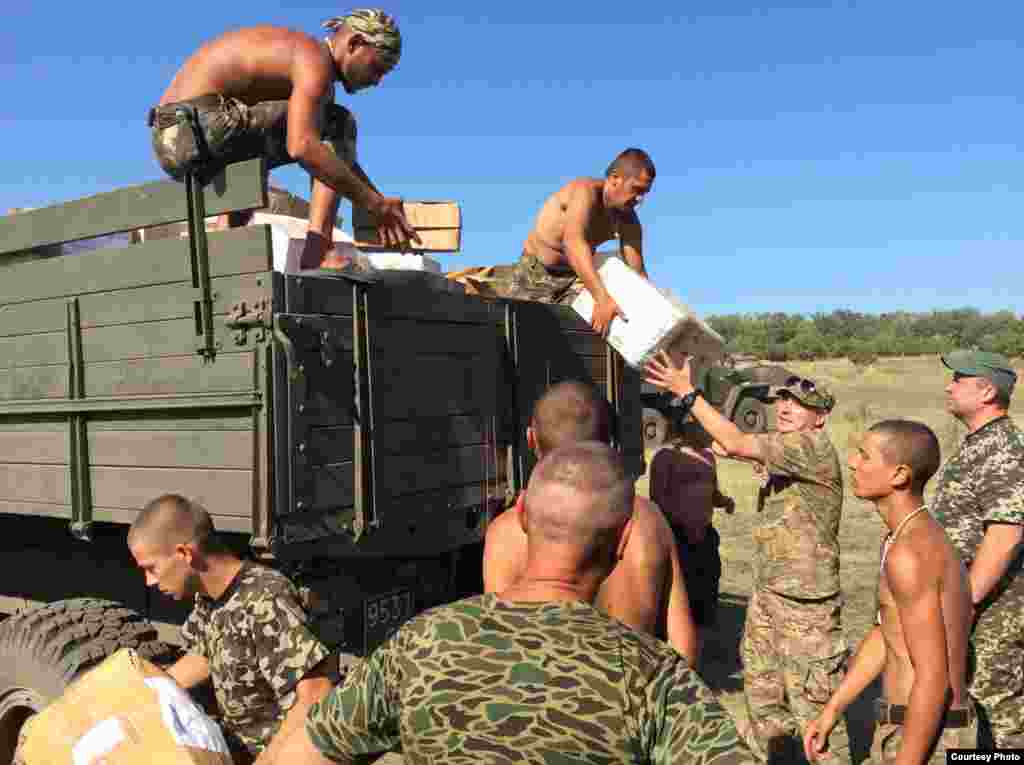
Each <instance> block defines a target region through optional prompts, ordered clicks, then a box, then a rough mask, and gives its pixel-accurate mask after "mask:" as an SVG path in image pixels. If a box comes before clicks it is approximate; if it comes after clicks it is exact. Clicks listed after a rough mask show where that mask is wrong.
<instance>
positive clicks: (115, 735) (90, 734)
mask: <svg viewBox="0 0 1024 765" xmlns="http://www.w3.org/2000/svg"><path fill="white" fill-rule="evenodd" d="M126 738H127V735H126V734H125V732H124V728H123V727H121V721H120V720H118V719H117V718H116V717H108V718H107V719H106V720H104V721H103V722H99V723H96V725H94V726H93V727H92V728H90V729H89V730H88V731H86V733H85V735H84V736H82V737H81V738H80V739H78V741H76V742H75V745H74V746H73V747H72V748H71V759H72V761H73V762H74V765H92V763H94V762H96V761H97V760H98V759H100V758H101V757H103V756H104V755H106V754H109V753H110V752H111V751H112V750H113V749H114V747H116V746H117V745H118V744H120V743H121V742H122V741H124V740H125V739H126Z"/></svg>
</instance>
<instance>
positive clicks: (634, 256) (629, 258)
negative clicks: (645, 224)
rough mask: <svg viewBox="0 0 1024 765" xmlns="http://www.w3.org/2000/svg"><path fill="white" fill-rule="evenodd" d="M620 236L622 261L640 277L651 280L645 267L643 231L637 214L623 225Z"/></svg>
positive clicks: (632, 215) (631, 216)
mask: <svg viewBox="0 0 1024 765" xmlns="http://www.w3.org/2000/svg"><path fill="white" fill-rule="evenodd" d="M619 236H620V237H621V242H622V259H623V260H625V261H626V264H627V265H629V267H630V268H632V269H633V270H634V271H636V272H637V273H638V274H640V276H642V277H644V278H645V279H649V278H650V277H649V276H648V275H647V268H646V267H645V266H644V254H643V253H644V249H643V229H642V228H641V226H640V220H639V219H638V218H637V217H636V213H635V212H633V213H631V214H630V216H629V218H628V219H627V220H625V221H624V222H623V223H622V224H621V228H620V233H619Z"/></svg>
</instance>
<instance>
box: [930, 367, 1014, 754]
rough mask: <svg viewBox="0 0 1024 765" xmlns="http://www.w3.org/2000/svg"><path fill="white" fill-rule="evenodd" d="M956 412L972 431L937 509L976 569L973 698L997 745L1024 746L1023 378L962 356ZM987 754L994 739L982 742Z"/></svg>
mask: <svg viewBox="0 0 1024 765" xmlns="http://www.w3.org/2000/svg"><path fill="white" fill-rule="evenodd" d="M942 362H943V363H944V364H945V365H946V366H947V367H948V368H949V369H950V370H952V372H953V379H952V380H951V381H950V383H949V385H947V386H946V402H947V408H948V410H949V412H950V414H952V415H953V416H954V417H955V418H957V419H958V420H960V422H962V423H963V424H964V425H965V426H966V427H967V435H966V436H965V438H964V441H963V444H961V446H960V449H959V451H958V452H957V453H956V454H954V455H953V456H952V457H950V458H949V459H948V460H947V461H946V464H945V465H944V466H943V468H942V471H941V472H940V474H939V481H938V485H937V486H936V489H935V496H934V497H933V498H932V501H931V504H930V507H931V510H932V513H933V514H934V515H935V517H936V518H937V519H938V521H939V522H940V523H941V524H942V525H943V526H944V527H945V529H946V534H947V535H949V538H950V540H951V541H952V542H953V545H954V546H955V547H956V548H957V551H958V552H959V553H960V556H961V557H962V558H963V560H964V563H966V564H967V568H968V572H969V574H970V580H971V582H970V583H971V599H972V600H973V602H974V614H975V623H974V632H973V635H972V640H973V643H974V652H975V670H974V678H973V681H972V683H971V688H970V691H971V695H972V696H974V698H975V699H977V700H978V702H979V703H980V704H981V706H982V709H983V711H984V712H985V714H986V717H987V718H988V724H989V726H990V728H991V734H992V738H993V741H992V742H991V743H992V744H994V745H995V746H996V747H998V748H1000V749H1003V748H1021V747H1024V574H1022V572H1021V568H1022V560H1021V555H1020V552H1021V541H1022V538H1024V432H1022V431H1021V429H1020V428H1019V427H1017V425H1016V424H1015V423H1014V422H1013V420H1011V419H1010V417H1009V414H1008V411H1009V408H1010V396H1011V395H1012V394H1013V388H1014V385H1015V384H1016V382H1017V373H1016V371H1015V370H1014V368H1013V366H1012V365H1011V364H1010V361H1009V359H1007V358H1006V357H1005V356H1001V355H999V354H997V353H986V352H984V351H976V350H961V351H953V352H952V353H947V354H946V355H945V356H943V357H942ZM980 743H982V748H985V747H984V744H985V743H986V742H984V741H982V742H980Z"/></svg>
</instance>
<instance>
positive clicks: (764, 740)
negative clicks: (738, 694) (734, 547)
mask: <svg viewBox="0 0 1024 765" xmlns="http://www.w3.org/2000/svg"><path fill="white" fill-rule="evenodd" d="M841 605H842V599H841V598H840V596H839V595H836V596H835V597H831V598H825V599H822V600H808V601H804V600H796V599H793V598H786V597H783V596H782V595H778V594H776V593H774V592H770V591H768V590H765V589H760V588H758V589H755V590H754V594H753V595H752V596H751V598H750V603H749V604H748V606H747V621H746V624H745V625H744V628H743V641H742V643H741V644H740V657H741V659H742V661H743V694H744V697H745V700H746V705H747V715H748V719H749V723H748V726H747V728H746V730H745V731H744V733H745V737H746V739H747V744H748V745H749V746H750V749H751V751H753V752H754V754H755V755H757V757H758V759H760V760H761V761H762V762H765V761H767V762H769V763H773V764H774V763H779V764H780V765H781V764H782V763H791V762H806V759H805V757H804V754H803V731H804V729H805V728H806V727H807V725H808V724H809V723H810V722H811V721H812V720H814V719H816V718H817V717H818V715H819V714H820V713H821V710H822V707H824V706H825V703H826V702H827V701H828V700H829V698H830V697H831V696H832V694H833V693H834V692H835V690H836V689H837V688H838V687H839V683H840V682H842V679H843V675H844V674H845V672H846V659H847V654H848V650H847V645H846V639H845V638H844V637H843V631H842V625H841V623H840V607H841ZM828 752H829V753H830V754H831V755H832V756H831V758H828V759H826V760H824V762H826V763H846V762H849V759H850V741H849V737H848V735H847V731H846V722H845V720H840V721H839V722H838V723H837V724H836V727H835V728H834V729H833V730H832V733H831V735H830V736H829V740H828Z"/></svg>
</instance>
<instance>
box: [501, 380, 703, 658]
mask: <svg viewBox="0 0 1024 765" xmlns="http://www.w3.org/2000/svg"><path fill="white" fill-rule="evenodd" d="M526 438H527V443H528V444H529V446H530V448H531V449H532V450H533V451H534V453H535V454H536V455H537V458H538V459H540V458H542V457H543V455H545V454H548V453H550V452H551V451H553V450H555V449H557V448H558V447H560V446H563V445H567V444H572V443H575V442H577V441H600V442H601V443H605V444H606V443H609V442H610V441H611V417H610V415H609V412H608V402H607V401H605V400H604V399H603V398H602V397H601V396H600V395H599V394H598V393H597V392H596V391H595V389H594V388H593V386H590V385H586V384H584V383H581V382H563V383H559V384H557V385H555V386H553V387H551V388H550V389H549V390H548V391H547V392H546V393H545V394H544V395H543V396H542V397H541V399H540V400H539V401H538V402H537V405H536V406H535V407H534V412H533V419H532V421H531V424H530V427H529V428H528V429H527V431H526ZM522 524H523V504H522V497H521V496H520V497H519V500H518V501H517V502H516V505H515V507H514V508H512V509H510V510H507V511H506V512H504V513H502V514H501V515H500V516H498V517H497V518H496V519H495V520H494V521H492V522H491V524H490V526H489V527H488V528H487V537H486V539H485V542H484V592H503V591H505V590H506V589H508V588H509V587H511V586H512V584H513V583H514V582H516V581H517V580H518V579H519V577H520V576H521V575H522V573H523V570H524V567H525V565H526V532H525V531H524V529H523V525H522ZM596 603H597V606H598V607H599V608H601V609H602V610H603V611H605V612H606V613H607V614H608V615H609V616H612V617H614V618H616V619H618V620H619V621H621V622H624V623H625V624H628V625H629V626H630V627H632V628H634V629H636V630H639V631H641V632H647V633H650V634H654V635H658V636H661V637H666V636H667V638H668V642H669V643H670V644H671V645H672V647H673V648H675V649H676V651H677V652H678V653H680V654H681V655H682V656H684V657H685V658H686V659H687V661H689V662H690V666H691V667H696V665H697V659H698V656H697V635H696V630H695V628H694V626H693V620H692V618H691V617H690V607H689V600H688V598H687V594H686V583H685V581H684V579H683V573H682V568H681V566H680V564H679V555H678V554H677V552H676V546H675V539H674V537H673V536H672V529H671V527H670V526H669V525H668V521H666V520H665V517H664V516H663V515H662V513H661V511H660V510H659V509H658V508H657V506H656V505H654V504H652V503H651V502H649V501H648V500H646V499H644V498H643V497H637V498H636V499H635V501H634V505H633V530H632V532H631V535H630V538H629V543H628V544H627V545H626V549H625V554H624V556H623V558H622V559H621V560H620V561H619V563H618V565H617V566H616V567H615V569H614V570H613V571H612V574H611V576H609V577H608V578H607V579H606V580H605V581H604V583H603V584H602V585H601V589H600V591H599V592H598V596H597V601H596Z"/></svg>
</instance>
